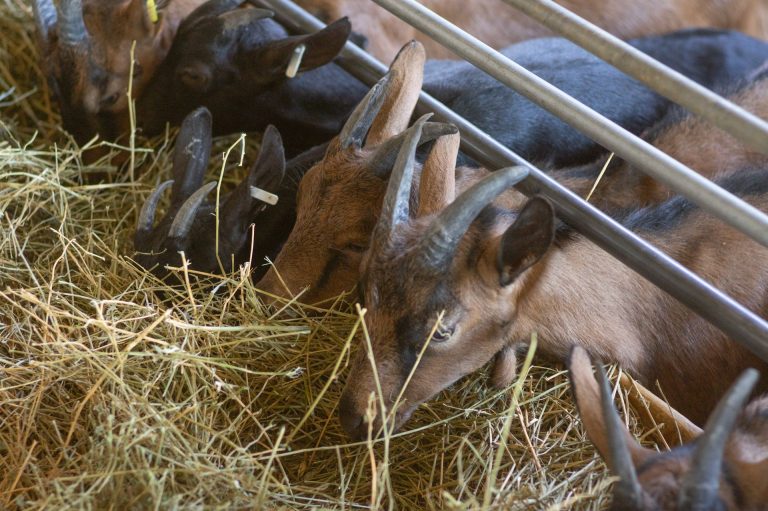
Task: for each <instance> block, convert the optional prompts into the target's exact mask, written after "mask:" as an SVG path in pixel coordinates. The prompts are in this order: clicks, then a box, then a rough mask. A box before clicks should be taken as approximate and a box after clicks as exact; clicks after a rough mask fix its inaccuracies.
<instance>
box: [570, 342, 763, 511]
mask: <svg viewBox="0 0 768 511" xmlns="http://www.w3.org/2000/svg"><path fill="white" fill-rule="evenodd" d="M569 368H570V375H571V382H572V386H573V392H574V395H575V396H576V402H577V405H578V409H579V414H580V415H581V419H582V421H583V423H584V429H585V430H586V432H587V435H588V436H589V438H590V440H592V443H593V444H595V447H596V448H597V451H598V452H599V453H600V455H601V456H602V457H603V459H604V460H605V461H606V463H607V464H608V466H609V468H611V470H615V467H614V464H613V461H612V460H611V455H610V452H611V451H610V448H609V446H608V433H607V428H606V424H605V422H604V417H603V409H602V405H601V400H600V391H599V389H598V387H597V383H596V381H595V378H594V377H593V375H592V364H591V361H590V360H589V356H588V355H587V354H586V352H585V351H584V350H580V349H576V350H574V352H573V353H572V355H571V358H570V362H569ZM623 432H624V433H625V437H624V443H625V445H626V446H627V447H628V449H629V452H630V456H631V458H632V462H633V464H634V465H635V467H636V469H637V477H638V481H639V483H640V486H641V487H642V489H643V491H644V492H645V494H646V499H647V501H648V505H647V509H649V510H651V509H653V510H670V511H672V510H676V509H678V507H677V498H678V493H679V488H680V486H681V483H682V481H683V478H684V477H685V475H686V474H687V473H688V471H689V470H690V468H691V462H692V455H693V452H694V451H693V449H692V445H691V444H689V445H687V446H683V447H678V448H675V449H673V450H672V451H671V452H669V453H657V452H656V451H653V450H651V449H646V448H644V447H642V446H640V444H638V443H637V441H635V439H634V438H632V437H631V435H629V432H628V431H627V430H626V429H624V430H623ZM723 467H724V468H723V475H721V480H720V485H719V498H720V500H721V501H722V502H723V503H724V504H725V509H727V510H733V511H735V510H743V511H746V510H749V511H760V510H766V509H768V483H767V482H766V481H767V480H766V478H765V471H766V470H767V469H768V396H764V397H762V398H759V399H756V400H754V401H753V402H752V403H751V404H750V405H749V406H747V408H746V409H745V410H744V412H743V413H742V414H741V417H740V419H739V421H738V423H737V425H736V428H735V430H734V431H733V433H732V434H731V435H730V437H729V440H728V444H727V446H726V450H725V458H724V461H723ZM620 507H621V503H617V502H614V509H618V508H620Z"/></svg>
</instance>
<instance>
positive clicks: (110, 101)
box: [101, 92, 120, 107]
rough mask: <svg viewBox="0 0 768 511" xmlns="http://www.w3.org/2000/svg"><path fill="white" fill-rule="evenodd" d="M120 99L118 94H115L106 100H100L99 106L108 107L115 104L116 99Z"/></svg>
mask: <svg viewBox="0 0 768 511" xmlns="http://www.w3.org/2000/svg"><path fill="white" fill-rule="evenodd" d="M119 97H120V94H119V93H117V92H115V93H113V94H110V95H109V96H107V97H106V98H104V99H102V100H101V106H102V107H110V106H112V105H114V104H115V103H117V100H118V98H119Z"/></svg>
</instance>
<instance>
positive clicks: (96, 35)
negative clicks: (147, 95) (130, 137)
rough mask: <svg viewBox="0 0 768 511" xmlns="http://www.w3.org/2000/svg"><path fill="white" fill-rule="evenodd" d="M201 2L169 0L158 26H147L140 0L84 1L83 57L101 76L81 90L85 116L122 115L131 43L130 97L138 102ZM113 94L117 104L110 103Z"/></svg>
mask: <svg viewBox="0 0 768 511" xmlns="http://www.w3.org/2000/svg"><path fill="white" fill-rule="evenodd" d="M202 3H204V0H170V1H169V2H168V5H167V6H166V7H165V8H164V9H162V10H160V11H159V21H158V22H157V23H156V24H153V23H152V22H151V21H150V19H149V14H148V13H147V9H146V0H107V1H104V0H90V1H86V2H85V3H84V5H83V17H84V19H85V24H86V27H87V28H88V32H89V33H90V34H91V40H92V46H91V52H90V54H89V55H88V57H89V59H90V62H91V65H93V66H95V67H97V68H99V69H101V70H103V71H104V72H105V80H103V81H100V82H98V83H94V82H88V81H86V83H85V85H84V90H83V102H84V104H85V106H86V109H87V111H89V112H91V113H98V112H104V111H107V112H113V113H114V112H122V111H124V110H126V109H127V108H128V98H127V96H126V93H127V92H128V84H129V79H130V70H131V46H132V45H133V42H134V41H136V49H135V52H134V55H135V60H136V67H135V68H134V79H133V84H132V95H133V97H138V96H140V95H141V93H142V91H143V90H144V87H145V86H146V85H147V84H148V83H149V80H150V79H151V78H152V75H153V74H154V72H155V70H156V69H157V66H159V65H160V63H161V62H162V61H163V59H164V58H165V56H166V55H167V54H168V51H169V50H170V48H171V43H172V42H173V38H174V36H175V34H176V30H177V28H178V26H179V23H181V21H182V20H183V19H184V18H185V17H186V16H187V15H188V14H189V13H190V12H192V11H193V10H194V9H195V8H196V7H198V6H199V5H201V4H202ZM115 95H116V97H117V100H116V101H115V102H114V103H112V102H110V101H109V99H110V98H111V97H113V96H115Z"/></svg>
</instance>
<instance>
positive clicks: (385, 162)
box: [368, 122, 459, 178]
mask: <svg viewBox="0 0 768 511" xmlns="http://www.w3.org/2000/svg"><path fill="white" fill-rule="evenodd" d="M458 132H459V129H458V128H457V127H456V126H454V125H453V124H445V123H440V122H427V123H425V124H424V127H423V128H422V131H421V138H420V139H419V143H418V145H422V144H426V143H427V142H431V141H433V140H435V139H437V138H440V137H442V136H443V135H453V134H455V133H458ZM407 136H408V131H404V132H402V133H400V134H399V135H397V136H396V137H392V138H390V139H389V140H387V141H386V142H384V143H383V144H381V145H380V146H379V147H378V148H377V149H376V152H375V153H374V154H373V156H372V157H371V158H370V164H369V165H368V169H369V170H370V171H371V172H372V173H373V174H374V175H376V176H378V177H381V178H386V177H387V176H388V175H389V173H390V172H391V171H392V166H393V165H394V163H395V159H396V158H397V154H398V153H399V152H400V148H401V147H402V146H403V141H404V140H405V138H406V137H407Z"/></svg>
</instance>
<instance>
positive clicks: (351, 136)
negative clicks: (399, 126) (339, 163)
mask: <svg viewBox="0 0 768 511" xmlns="http://www.w3.org/2000/svg"><path fill="white" fill-rule="evenodd" d="M389 80H390V75H389V73H387V74H385V75H384V76H383V77H382V78H381V80H379V81H378V82H376V84H375V85H374V86H373V87H371V90H369V91H368V93H367V94H366V95H365V97H364V98H363V99H362V100H361V101H360V103H358V104H357V106H356V107H355V109H354V110H353V111H352V113H351V114H350V116H349V119H347V122H346V123H345V124H344V127H343V128H342V130H341V133H339V146H338V147H339V149H347V148H349V147H357V148H359V147H362V145H363V140H365V137H366V135H367V134H368V130H370V129H371V125H372V124H373V121H374V119H376V115H378V113H379V110H381V107H382V105H383V104H384V100H385V99H386V98H387V91H388V90H389Z"/></svg>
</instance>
